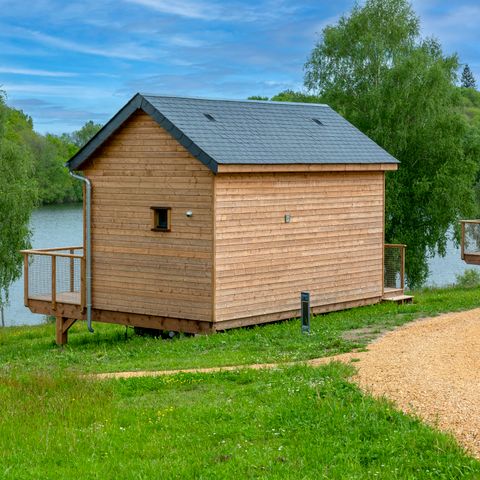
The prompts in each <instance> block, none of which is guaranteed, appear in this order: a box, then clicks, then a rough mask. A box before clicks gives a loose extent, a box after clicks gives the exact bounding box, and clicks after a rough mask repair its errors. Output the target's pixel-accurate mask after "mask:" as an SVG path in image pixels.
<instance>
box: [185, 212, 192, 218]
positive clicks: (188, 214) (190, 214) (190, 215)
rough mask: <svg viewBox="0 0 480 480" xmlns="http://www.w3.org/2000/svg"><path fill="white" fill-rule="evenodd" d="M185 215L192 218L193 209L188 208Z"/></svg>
mask: <svg viewBox="0 0 480 480" xmlns="http://www.w3.org/2000/svg"><path fill="white" fill-rule="evenodd" d="M185 215H186V216H187V217H188V218H190V217H192V216H193V212H192V211H191V210H187V211H186V212H185Z"/></svg>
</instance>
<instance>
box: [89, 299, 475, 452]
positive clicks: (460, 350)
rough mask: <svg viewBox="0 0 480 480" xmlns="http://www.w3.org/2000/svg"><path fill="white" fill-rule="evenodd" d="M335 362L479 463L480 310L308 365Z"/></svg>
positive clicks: (409, 328) (412, 327) (428, 322)
mask: <svg viewBox="0 0 480 480" xmlns="http://www.w3.org/2000/svg"><path fill="white" fill-rule="evenodd" d="M335 360H336V361H344V362H350V361H352V360H356V363H355V364H354V365H355V367H356V368H357V370H358V371H357V374H356V375H355V377H353V380H354V381H356V382H357V383H358V384H359V385H360V387H361V388H362V389H364V390H365V391H367V392H369V393H370V394H372V395H374V396H376V397H381V396H385V397H386V398H388V399H390V400H392V401H394V402H395V403H396V405H397V406H398V407H399V408H401V409H402V410H403V411H405V412H408V413H413V414H415V415H418V416H419V417H421V418H423V419H424V420H425V421H426V422H427V423H429V424H431V425H433V426H436V427H438V428H440V429H442V430H445V431H448V432H451V433H452V434H453V435H454V436H455V437H456V438H457V439H458V441H459V442H460V443H461V444H462V445H463V446H464V447H466V448H467V449H468V450H469V451H470V452H471V453H472V454H473V455H475V456H476V457H477V458H480V309H475V310H470V311H467V312H458V313H449V314H445V315H441V316H438V317H433V318H427V319H423V320H419V321H416V322H413V323H410V324H407V325H405V326H403V327H401V328H398V329H396V330H394V331H391V332H388V333H387V334H385V335H384V336H382V337H381V338H379V339H377V340H376V341H375V342H373V343H371V344H370V345H369V349H368V351H366V352H356V353H347V354H343V355H337V356H334V357H326V358H318V359H314V360H310V361H308V362H307V363H308V364H309V365H312V366H318V365H323V364H325V363H329V362H331V361H335ZM357 360H358V361H357ZM282 365H283V364H282ZM276 366H277V365H276V364H260V365H246V366H240V367H235V366H234V367H220V368H203V369H187V370H175V371H172V370H169V371H158V372H118V373H110V374H99V375H97V376H96V377H97V378H128V377H134V376H135V377H136V376H152V375H167V374H174V373H179V372H207V373H208V372H218V371H230V370H238V369H239V368H255V369H260V368H274V367H276Z"/></svg>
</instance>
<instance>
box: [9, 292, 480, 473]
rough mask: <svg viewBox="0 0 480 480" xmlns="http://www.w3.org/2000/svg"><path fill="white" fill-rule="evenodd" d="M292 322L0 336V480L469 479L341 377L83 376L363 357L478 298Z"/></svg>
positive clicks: (456, 462)
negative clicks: (408, 328)
mask: <svg viewBox="0 0 480 480" xmlns="http://www.w3.org/2000/svg"><path fill="white" fill-rule="evenodd" d="M415 295H416V297H415V304H413V305H395V304H380V305H375V306H371V307H363V308H356V309H352V310H347V311H343V312H337V313H332V314H328V315H321V316H317V317H315V318H314V319H313V320H312V334H311V335H302V334H301V333H300V325H299V322H298V321H290V322H284V323H278V324H272V325H266V326H263V327H256V328H251V329H239V330H233V331H230V332H227V333H224V334H218V335H212V336H209V337H204V336H200V337H194V338H188V337H181V338H179V339H176V340H173V341H167V340H160V339H158V340H157V339H153V338H146V337H135V336H133V334H132V332H130V334H129V338H128V339H127V340H125V338H124V332H125V329H124V328H123V327H119V326H114V325H102V324H96V325H95V328H96V331H97V333H96V334H95V335H90V334H88V333H87V332H86V329H85V325H84V324H80V325H78V326H75V328H74V330H73V332H72V333H71V334H70V339H69V340H70V343H69V345H68V346H67V347H65V348H63V349H60V348H58V347H56V346H55V345H54V342H53V339H54V325H52V324H45V325H41V326H37V327H16V328H6V329H0V362H1V363H0V479H2V480H3V479H15V480H17V479H19V480H22V479H37V478H39V479H40V478H41V479H58V478H75V479H79V480H80V479H96V478H98V479H171V478H179V479H190V478H191V479H229V478H241V479H243V478H268V479H288V478H295V479H297V478H298V479H317V478H318V479H321V478H325V479H369V480H370V479H376V478H381V479H412V480H413V479H415V480H416V479H427V478H431V479H461V478H462V479H463V478H469V479H476V478H478V479H480V463H479V462H478V461H476V460H474V459H472V458H471V457H469V456H468V455H467V454H466V453H465V452H463V451H462V449H461V448H460V447H459V446H458V445H457V443H456V442H455V441H454V439H453V438H452V437H450V436H448V435H445V434H443V433H440V432H438V431H436V430H434V429H432V428H430V427H427V426H425V425H424V424H423V423H422V422H420V421H419V420H418V419H415V418H412V417H410V416H407V415H404V414H402V413H400V412H398V411H396V410H395V408H394V407H393V406H392V405H390V404H389V403H387V402H386V401H378V400H374V399H372V398H371V397H369V396H368V395H364V394H362V393H361V392H360V391H359V390H358V389H357V387H356V386H355V385H354V384H352V383H351V382H350V381H349V376H350V374H351V373H352V372H353V367H352V366H345V365H341V364H331V365H328V366H325V367H321V368H311V367H306V366H303V365H297V366H292V367H279V368H278V369H274V370H270V371H250V370H244V371H238V372H223V373H216V374H177V375H170V376H166V377H156V378H131V379H127V380H109V381H96V380H92V379H91V378H89V377H86V376H84V375H83V374H85V373H90V372H102V371H116V370H135V369H149V370H155V369H174V368H182V367H189V368H191V367H196V366H198V367H207V366H221V365H236V364H248V363H258V362H285V361H292V360H305V359H309V358H314V357H320V356H325V355H332V354H335V353H339V352H345V351H348V350H351V349H353V348H362V347H364V346H365V342H366V340H364V339H360V340H355V341H347V340H345V339H344V338H343V335H344V334H345V332H348V331H350V330H352V329H358V328H365V327H369V329H370V330H371V331H382V330H384V329H386V328H387V329H388V328H392V327H394V326H396V325H401V324H403V323H405V322H409V321H412V320H415V319H417V318H421V317H425V316H432V315H437V314H439V313H442V312H448V311H457V310H465V309H470V308H475V307H477V305H478V304H479V303H480V289H479V288H471V289H467V288H451V289H441V290H424V291H422V292H416V294H415Z"/></svg>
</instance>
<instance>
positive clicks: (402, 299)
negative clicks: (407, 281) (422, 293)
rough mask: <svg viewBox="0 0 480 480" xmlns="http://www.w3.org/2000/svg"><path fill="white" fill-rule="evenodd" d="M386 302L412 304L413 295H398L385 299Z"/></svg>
mask: <svg viewBox="0 0 480 480" xmlns="http://www.w3.org/2000/svg"><path fill="white" fill-rule="evenodd" d="M383 301H384V302H395V303H412V302H413V295H396V296H393V297H383Z"/></svg>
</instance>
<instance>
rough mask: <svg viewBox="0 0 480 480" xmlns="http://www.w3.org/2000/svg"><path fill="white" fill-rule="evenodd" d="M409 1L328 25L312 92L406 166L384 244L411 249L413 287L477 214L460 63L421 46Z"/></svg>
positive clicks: (381, 0) (370, 6)
mask: <svg viewBox="0 0 480 480" xmlns="http://www.w3.org/2000/svg"><path fill="white" fill-rule="evenodd" d="M419 31H420V30H419V19H418V17H417V16H416V15H415V13H414V12H413V10H412V7H411V6H410V4H409V3H408V2H407V1H406V0H366V2H365V4H364V5H363V6H359V5H356V6H354V7H353V9H352V11H351V12H350V14H349V15H348V16H343V17H341V18H340V20H339V21H338V23H337V24H336V25H333V26H327V27H325V28H324V30H323V32H322V36H321V38H320V40H319V41H318V43H317V45H316V46H315V48H314V49H313V51H312V53H311V55H310V58H309V60H308V62H307V63H306V65H305V70H306V73H305V86H306V87H307V88H308V90H309V91H310V92H312V93H314V94H316V95H320V96H321V97H322V98H323V100H324V101H325V102H326V103H329V104H330V105H331V106H332V107H333V108H335V109H336V110H337V111H339V112H340V113H341V114H343V115H344V116H345V117H346V118H347V119H348V120H349V121H350V122H352V123H353V124H354V125H356V126H357V127H358V128H359V129H360V130H362V131H363V132H364V133H365V134H367V135H368V136H370V137H371V138H372V139H373V140H375V141H376V142H377V143H378V144H379V145H381V146H382V147H383V148H385V149H386V150H387V151H388V152H390V153H391V154H392V155H393V156H394V157H396V158H397V159H399V160H400V161H401V165H400V168H399V171H398V172H394V173H392V174H388V175H387V185H386V218H385V220H386V227H385V237H386V240H387V241H389V242H392V243H397V242H398V243H406V244H407V245H408V247H407V248H408V249H407V262H406V273H407V279H408V283H409V285H410V286H412V287H413V286H417V285H420V284H421V283H422V282H423V281H424V280H425V279H426V277H427V275H428V266H427V256H428V254H433V253H434V252H435V251H438V252H439V253H440V254H444V253H445V249H446V242H447V232H448V231H449V228H450V227H451V226H452V225H455V224H456V223H457V220H458V219H459V218H460V217H461V216H464V215H465V216H467V215H471V214H473V212H474V211H475V195H474V189H473V184H474V182H475V178H476V173H477V170H478V162H477V161H476V160H477V159H478V156H479V152H480V150H479V148H478V145H473V144H471V143H467V142H468V139H469V138H472V137H471V135H469V134H470V130H469V128H470V127H469V126H468V124H467V122H466V120H465V118H464V117H463V116H462V115H461V114H460V113H459V108H460V105H461V103H460V102H461V100H460V94H459V91H458V89H457V88H456V87H455V81H456V71H457V69H458V60H457V57H456V55H451V56H445V55H444V54H443V53H442V50H441V47H440V45H439V44H438V42H437V41H436V40H434V39H426V40H425V39H422V38H420V33H419Z"/></svg>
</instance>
